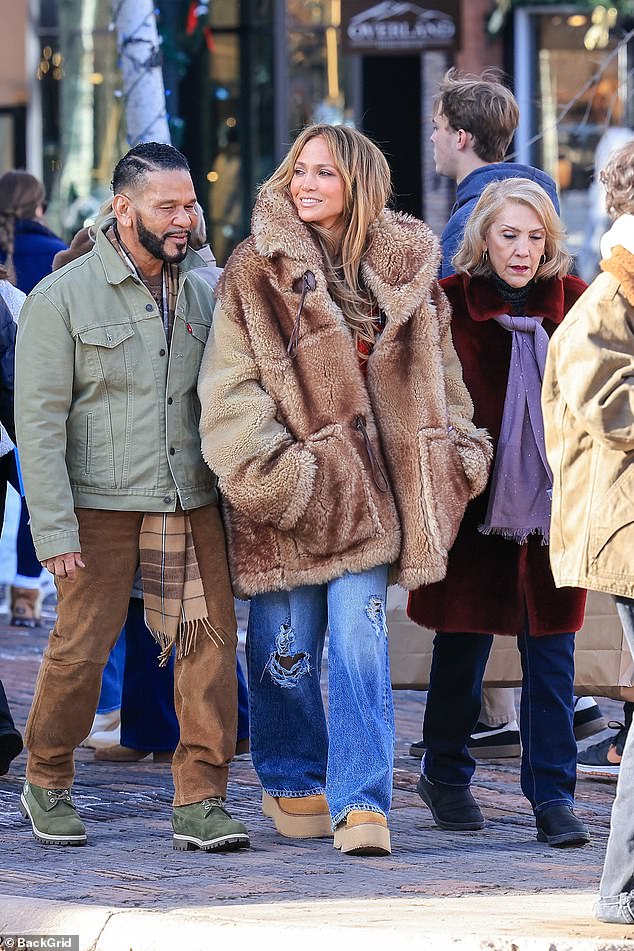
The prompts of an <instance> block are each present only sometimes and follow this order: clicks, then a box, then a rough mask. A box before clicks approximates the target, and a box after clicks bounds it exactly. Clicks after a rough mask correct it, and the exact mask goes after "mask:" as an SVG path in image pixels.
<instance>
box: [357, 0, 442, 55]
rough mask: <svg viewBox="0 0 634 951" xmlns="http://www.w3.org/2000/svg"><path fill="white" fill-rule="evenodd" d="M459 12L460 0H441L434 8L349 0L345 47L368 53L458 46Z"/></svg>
mask: <svg viewBox="0 0 634 951" xmlns="http://www.w3.org/2000/svg"><path fill="white" fill-rule="evenodd" d="M432 2H433V0H432ZM459 16H460V3H459V0H449V2H446V0H441V2H438V3H435V4H434V7H433V9H430V8H427V7H422V6H420V5H419V4H417V3H399V2H398V0H383V2H382V3H371V2H369V0H347V2H345V3H342V5H341V47H342V50H344V51H345V52H347V53H366V54H368V53H385V54H391V53H415V52H420V51H421V50H440V49H449V48H454V47H456V46H457V45H458V42H457V41H458V22H459Z"/></svg>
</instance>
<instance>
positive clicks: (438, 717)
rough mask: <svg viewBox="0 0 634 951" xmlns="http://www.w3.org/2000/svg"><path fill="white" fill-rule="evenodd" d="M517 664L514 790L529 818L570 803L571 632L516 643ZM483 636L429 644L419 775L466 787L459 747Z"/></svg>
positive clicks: (468, 727)
mask: <svg viewBox="0 0 634 951" xmlns="http://www.w3.org/2000/svg"><path fill="white" fill-rule="evenodd" d="M517 642H518V647H519V650H520V654H521V659H522V671H523V681H522V696H521V705H520V737H521V740H522V765H521V776H520V780H521V787H522V792H523V793H524V795H525V796H526V798H527V799H528V801H529V802H530V804H531V806H532V807H533V810H534V811H535V813H538V812H540V811H541V810H542V809H545V808H547V807H548V806H553V805H560V804H566V805H569V806H572V805H573V803H574V791H575V778H576V762H577V744H576V742H575V737H574V732H573V727H572V714H573V680H574V643H575V639H574V634H553V635H549V636H547V637H530V636H528V635H522V636H520V637H518V639H517ZM492 644H493V637H492V636H491V635H490V634H466V633H465V634H443V633H438V634H436V637H435V639H434V653H433V657H432V664H431V674H430V684H429V692H428V694H427V708H426V711H425V719H424V721H423V738H424V740H425V743H426V748H427V751H426V753H425V758H424V760H423V770H424V772H425V775H426V777H427V778H428V779H429V780H431V782H434V783H446V784H448V785H452V786H468V785H469V783H470V782H471V777H472V776H473V773H474V770H475V766H476V764H475V760H474V759H473V757H472V756H471V755H470V753H469V751H468V749H467V742H468V740H469V737H470V735H471V733H472V732H473V730H474V728H475V725H476V723H477V722H478V716H479V714H480V706H481V702H482V677H483V674H484V668H485V666H486V662H487V659H488V657H489V652H490V650H491V646H492Z"/></svg>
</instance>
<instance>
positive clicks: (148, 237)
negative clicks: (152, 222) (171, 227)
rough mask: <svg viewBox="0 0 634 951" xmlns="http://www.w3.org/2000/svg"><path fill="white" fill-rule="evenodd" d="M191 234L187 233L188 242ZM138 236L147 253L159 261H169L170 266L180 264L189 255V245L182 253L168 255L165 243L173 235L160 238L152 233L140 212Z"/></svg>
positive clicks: (137, 223) (137, 220)
mask: <svg viewBox="0 0 634 951" xmlns="http://www.w3.org/2000/svg"><path fill="white" fill-rule="evenodd" d="M190 233H191V232H189V231H188V232H187V240H188V242H189V235H190ZM136 236H137V238H138V241H139V244H140V245H142V246H143V247H144V248H145V250H146V251H149V253H150V254H151V255H152V257H155V258H156V259H157V261H167V263H168V264H180V262H181V261H182V260H183V259H184V258H185V255H186V254H187V244H186V245H185V247H184V248H183V250H182V251H174V253H173V254H168V253H167V251H166V250H165V242H166V241H167V240H168V238H169V237H171V235H163V237H162V238H160V237H159V236H158V235H157V234H155V233H154V232H153V231H150V230H149V228H146V227H145V225H144V224H143V219H142V218H141V215H140V214H139V213H138V212H137V216H136Z"/></svg>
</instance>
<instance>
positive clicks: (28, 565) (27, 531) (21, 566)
mask: <svg viewBox="0 0 634 951" xmlns="http://www.w3.org/2000/svg"><path fill="white" fill-rule="evenodd" d="M9 455H10V461H9V471H8V474H7V478H8V480H9V482H10V483H11V485H12V486H13V488H14V489H15V491H16V492H17V493H18V495H19V496H20V521H19V523H18V534H17V538H16V555H17V569H16V570H17V574H18V575H22V576H23V577H25V578H39V577H40V575H41V574H42V565H41V564H40V560H39V558H38V557H37V555H36V554H35V546H34V545H33V538H32V536H31V526H30V525H29V518H30V516H29V510H28V508H27V504H26V499H25V498H24V496H23V495H22V487H21V486H20V479H19V478H18V469H17V466H16V462H15V453H13V452H12V453H10V454H9ZM7 458H9V457H7Z"/></svg>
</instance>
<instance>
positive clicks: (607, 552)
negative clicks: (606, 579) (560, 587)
mask: <svg viewBox="0 0 634 951" xmlns="http://www.w3.org/2000/svg"><path fill="white" fill-rule="evenodd" d="M633 551H634V463H632V464H630V465H629V466H628V467H627V469H626V470H625V471H624V472H623V473H621V475H620V476H619V478H618V479H617V480H616V482H615V483H614V484H613V485H611V486H610V488H609V489H608V490H607V492H606V493H605V494H604V495H603V496H602V497H601V499H600V500H599V501H598V503H597V505H596V507H595V514H594V517H593V519H592V527H591V530H590V541H589V552H588V553H589V556H590V557H589V562H590V563H589V565H588V572H589V574H590V575H592V574H600V575H609V576H611V577H613V578H623V577H628V578H631V577H632V552H633Z"/></svg>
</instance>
